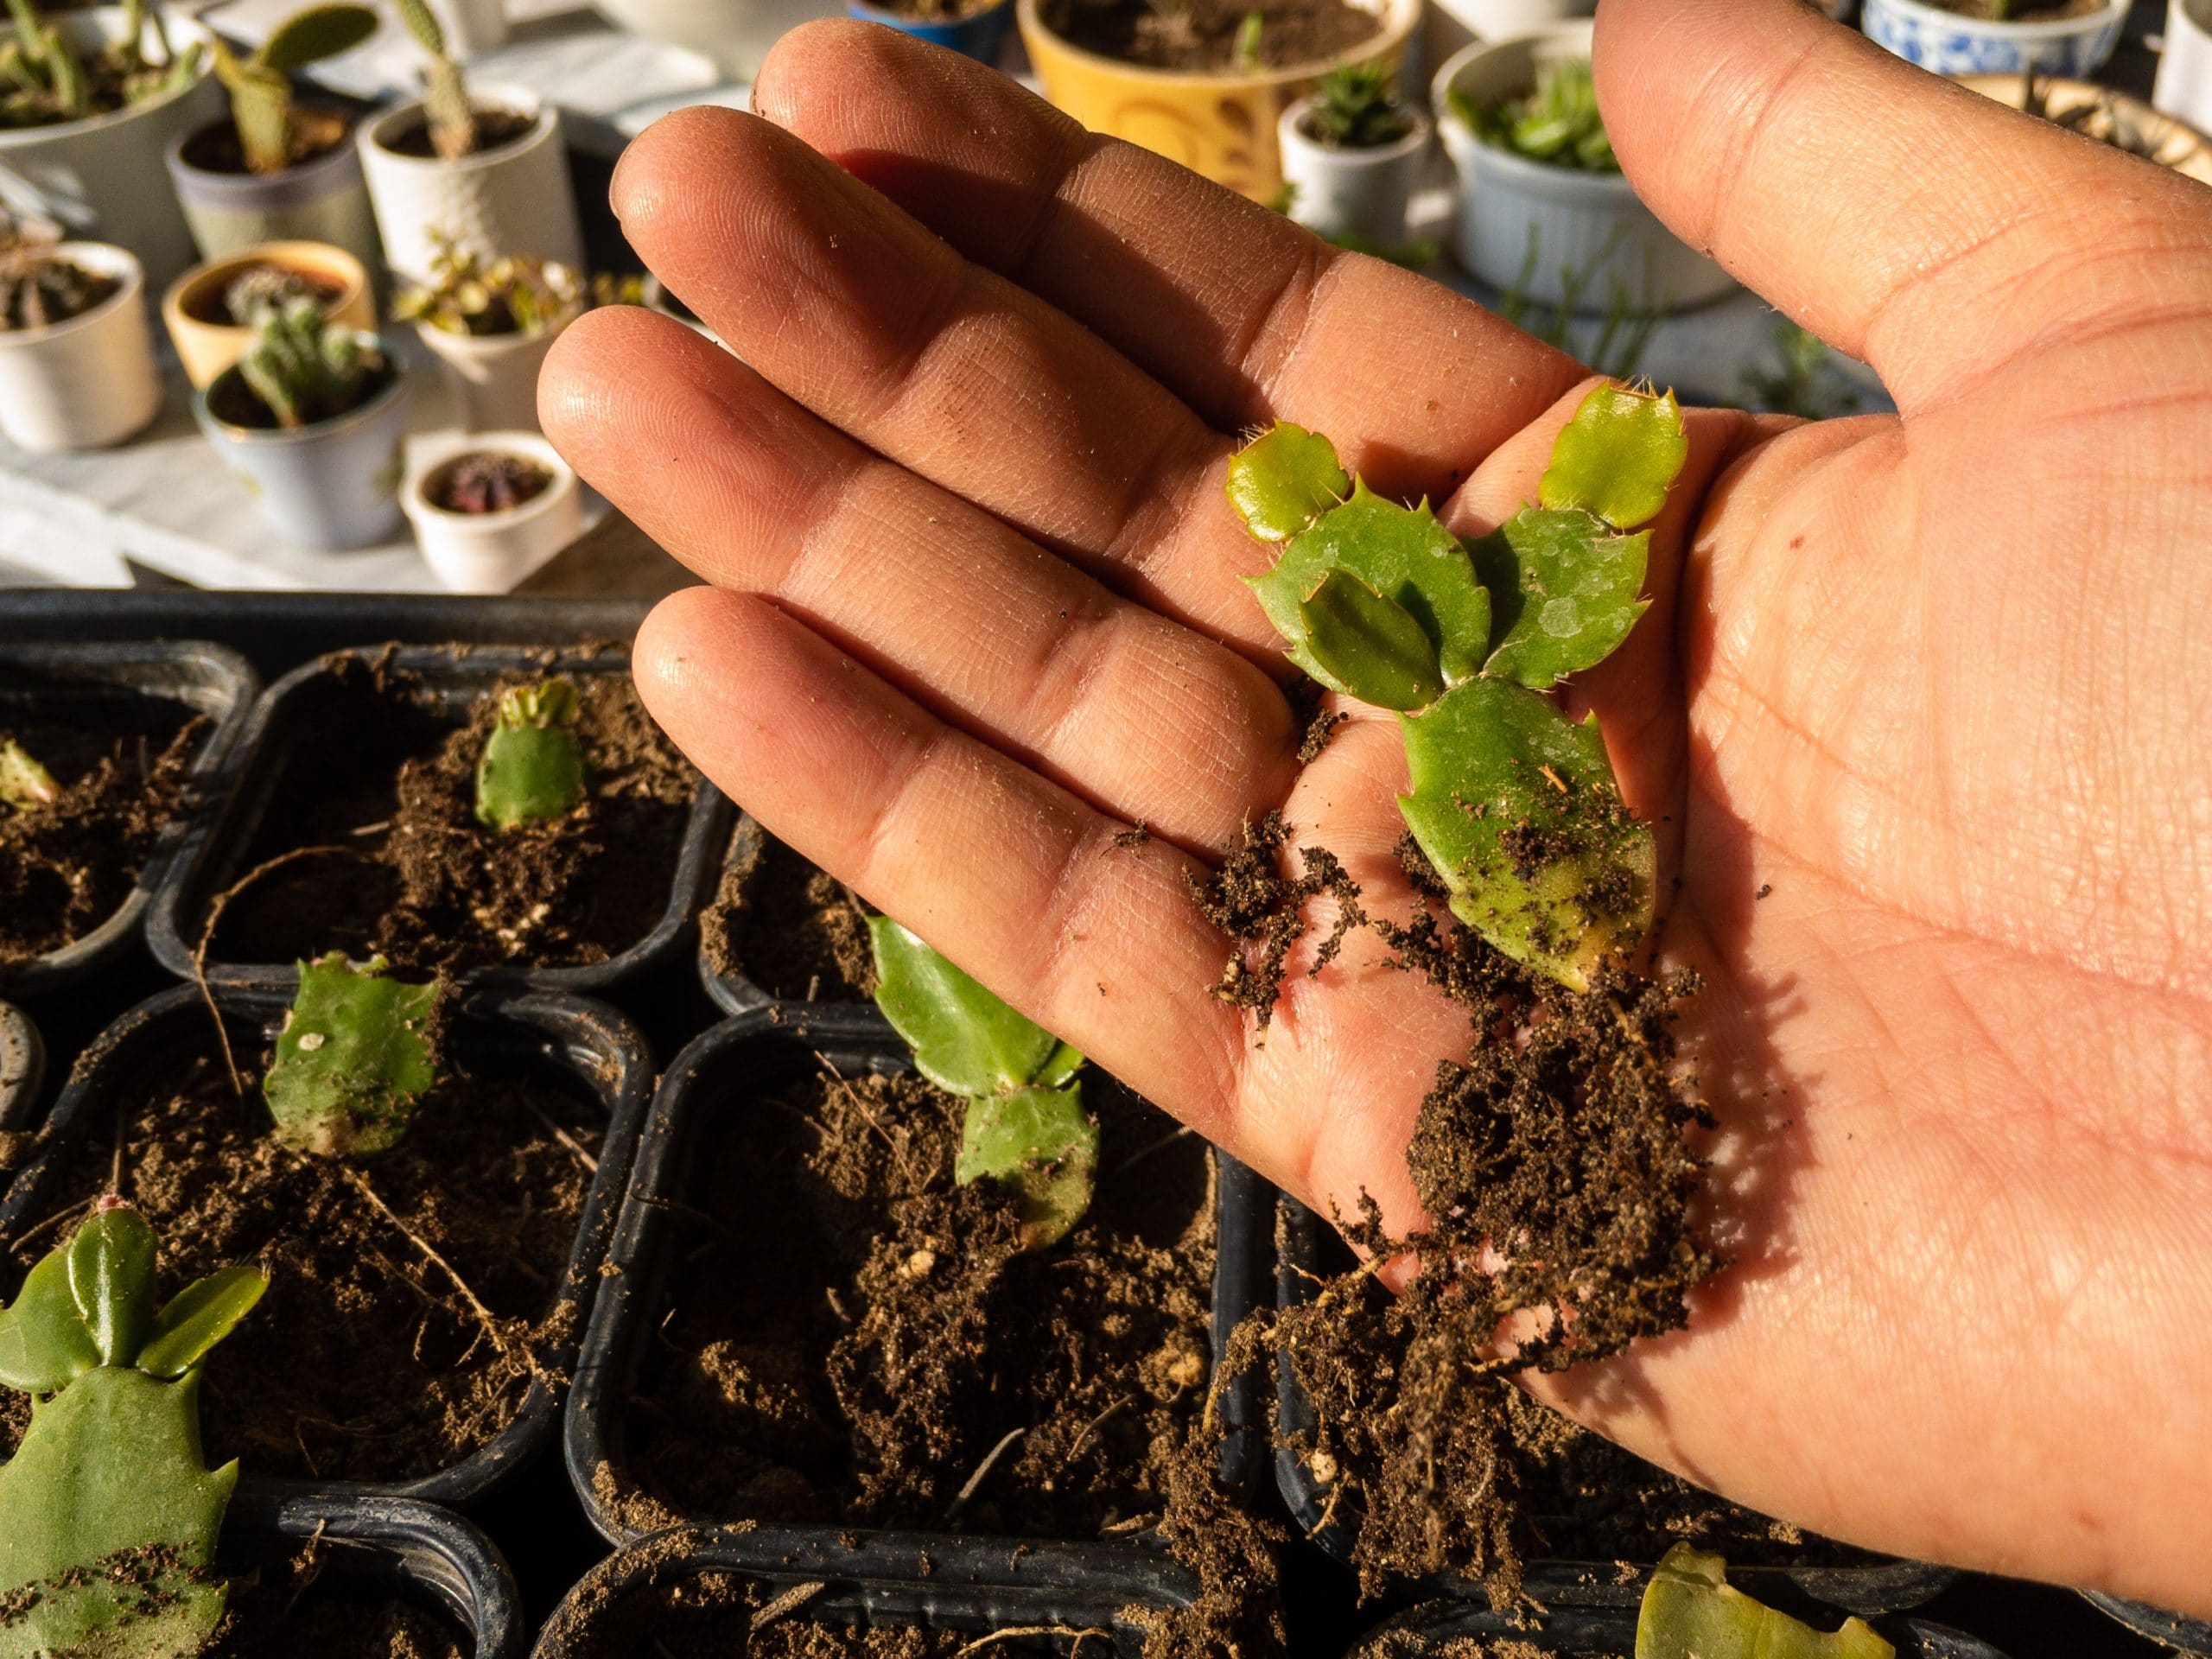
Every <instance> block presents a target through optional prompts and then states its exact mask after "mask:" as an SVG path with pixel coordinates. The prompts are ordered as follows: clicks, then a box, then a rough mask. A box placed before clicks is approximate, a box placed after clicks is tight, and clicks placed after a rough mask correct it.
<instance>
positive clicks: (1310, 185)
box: [1276, 63, 1428, 249]
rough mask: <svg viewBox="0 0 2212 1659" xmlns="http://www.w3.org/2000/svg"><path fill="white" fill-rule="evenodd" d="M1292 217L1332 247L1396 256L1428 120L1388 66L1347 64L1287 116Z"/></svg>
mask: <svg viewBox="0 0 2212 1659" xmlns="http://www.w3.org/2000/svg"><path fill="white" fill-rule="evenodd" d="M1276 140H1277V143H1279V145H1280V146H1281V150H1282V176H1283V183H1284V185H1285V187H1286V188H1287V189H1288V190H1289V192H1290V193H1291V194H1290V203H1289V207H1290V216H1291V217H1292V218H1293V219H1296V220H1297V221H1298V222H1299V223H1300V224H1301V225H1304V226H1308V227H1310V228H1311V229H1313V230H1315V231H1318V232H1320V233H1321V234H1322V235H1323V236H1325V237H1327V238H1330V239H1331V240H1332V241H1346V242H1350V243H1351V244H1352V245H1357V246H1365V247H1371V248H1381V249H1392V248H1395V247H1397V246H1398V245H1400V244H1401V243H1402V242H1403V241H1404V240H1405V238H1406V209H1407V207H1408V204H1409V203H1410V202H1411V201H1412V200H1413V193H1414V186H1415V185H1416V184H1418V183H1419V182H1420V181H1421V163H1422V162H1424V161H1426V160H1427V156H1428V118H1427V116H1426V115H1424V114H1422V113H1421V111H1419V110H1416V109H1412V108H1409V107H1408V106H1407V105H1405V104H1404V103H1402V101H1401V100H1400V99H1399V97H1398V92H1397V81H1396V78H1395V76H1394V75H1392V74H1391V73H1390V71H1389V68H1388V67H1385V66H1383V65H1382V64H1376V63H1363V64H1347V65H1345V66H1344V67H1343V68H1340V69H1332V70H1331V71H1330V72H1329V73H1327V74H1326V75H1325V76H1323V77H1322V79H1321V84H1320V86H1319V87H1318V88H1317V89H1316V90H1315V91H1313V92H1311V93H1309V94H1308V95H1307V96H1306V97H1304V98H1301V99H1299V100H1298V102H1297V103H1295V104H1294V105H1291V106H1290V107H1289V108H1288V109H1287V110H1285V111H1283V112H1282V120H1281V125H1280V129H1279V130H1278V132H1277V134H1276Z"/></svg>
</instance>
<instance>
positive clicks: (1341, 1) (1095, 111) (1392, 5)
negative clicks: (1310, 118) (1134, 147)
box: [1014, 0, 1421, 201]
mask: <svg viewBox="0 0 2212 1659" xmlns="http://www.w3.org/2000/svg"><path fill="white" fill-rule="evenodd" d="M1014 15H1015V17H1016V19H1017V21H1018V22H1020V26H1021V38H1022V42H1023V44H1024V45H1025V46H1026V47H1027V48H1028V52H1029V59H1030V61H1031V63H1032V64H1033V65H1034V66H1035V67H1036V71H1037V75H1038V79H1039V80H1040V81H1041V82H1042V83H1043V84H1044V89H1045V95H1046V97H1047V98H1049V99H1052V102H1053V103H1054V104H1056V105H1058V106H1059V107H1060V108H1061V109H1063V110H1065V111H1067V112H1068V113H1069V114H1070V115H1071V116H1073V117H1074V118H1076V119H1077V120H1078V121H1080V122H1082V123H1083V124H1084V126H1086V127H1089V128H1090V130H1092V131H1094V132H1103V133H1109V134H1111V135H1112V136H1113V137H1117V138H1126V139H1128V141H1129V142H1130V143H1137V144H1142V145H1143V146H1145V147H1146V148H1147V149H1154V150H1157V151H1159V152H1160V154H1161V155H1163V156H1168V157H1170V158H1171V159H1173V160H1174V161H1178V162H1182V163H1183V165H1184V166H1185V167H1188V168H1192V169H1193V170H1194V171H1197V172H1199V173H1203V174H1204V175H1205V176H1206V177H1208V178H1210V179H1212V180H1213V181H1216V182H1217V183H1219V184H1225V185H1227V186H1229V187H1230V188H1231V189H1233V190H1238V191H1242V192H1243V194H1246V195H1248V196H1249V197H1251V198H1252V199H1253V200H1256V201H1272V200H1274V198H1275V196H1276V195H1277V194H1278V193H1279V192H1280V191H1281V188H1282V163H1281V156H1280V154H1279V152H1278V151H1277V149H1276V136H1275V135H1276V131H1277V127H1278V124H1279V122H1280V119H1281V115H1282V111H1283V110H1284V108H1285V107H1286V106H1287V105H1290V104H1292V103H1294V102H1295V101H1296V100H1297V99H1299V98H1300V97H1301V96H1302V95H1304V94H1305V93H1306V92H1309V91H1311V90H1312V89H1313V86H1314V85H1315V84H1316V83H1317V82H1318V81H1319V79H1320V78H1321V77H1322V76H1323V75H1325V74H1326V73H1328V72H1329V71H1330V70H1332V69H1333V68H1337V67H1340V66H1342V65H1344V64H1347V63H1378V64H1382V65H1383V66H1384V67H1389V68H1395V67H1396V66H1397V65H1398V63H1399V62H1400V60H1402V58H1403V56H1404V55H1405V52H1406V48H1407V43H1408V41H1409V40H1410V39H1411V37H1412V35H1413V31H1414V26H1415V25H1416V24H1417V23H1418V22H1420V21H1421V6H1420V4H1419V0H1370V3H1365V4H1363V3H1358V0H1268V3H1266V4H1262V5H1258V6H1255V5H1251V4H1248V3H1245V0H1162V3H1159V4H1153V3H1148V0H1103V3H1101V0H1016V10H1015V14H1014Z"/></svg>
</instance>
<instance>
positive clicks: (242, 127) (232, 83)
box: [215, 5, 377, 173]
mask: <svg viewBox="0 0 2212 1659" xmlns="http://www.w3.org/2000/svg"><path fill="white" fill-rule="evenodd" d="M376 32H377V15H376V13H375V12H373V11H372V10H369V8H368V7H366V6H354V5H325V6H309V7H308V9H307V10H304V11H296V12H294V13H293V14H292V15H291V16H289V17H287V18H286V19H285V20H284V21H283V22H281V23H279V24H277V27H276V28H275V29H273V30H271V31H270V35H269V38H268V39H267V40H265V41H263V42H262V43H261V49H260V50H259V51H257V52H255V53H253V54H251V55H249V56H246V57H243V58H242V57H240V56H238V54H237V53H235V52H233V51H232V50H231V48H229V47H228V46H226V44H224V42H223V41H222V38H221V37H220V36H217V37H216V41H215V75H216V78H217V79H219V80H220V81H221V82H222V83H223V90H224V91H225V92H228V93H229V94H230V97H231V124H232V126H234V127H236V128H237V129H238V145H239V147H240V149H243V150H244V151H245V164H246V167H247V168H248V170H250V171H251V172H255V173H282V172H283V170H284V169H285V168H288V167H289V166H291V165H292V163H293V162H295V161H296V160H298V159H299V156H298V154H297V148H298V137H297V133H296V125H295V123H294V120H293V110H292V77H293V76H294V75H295V74H296V73H299V71H301V70H302V69H304V68H306V67H308V65H309V64H311V63H319V62H321V60H323V59H325V58H334V57H336V56H337V55H338V54H340V53H341V52H350V51H352V50H353V48H355V47H357V46H359V44H360V43H361V42H362V41H365V40H367V39H368V38H369V36H370V35H373V34H375V33H376Z"/></svg>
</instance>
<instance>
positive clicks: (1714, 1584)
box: [1636, 1544, 1897, 1659]
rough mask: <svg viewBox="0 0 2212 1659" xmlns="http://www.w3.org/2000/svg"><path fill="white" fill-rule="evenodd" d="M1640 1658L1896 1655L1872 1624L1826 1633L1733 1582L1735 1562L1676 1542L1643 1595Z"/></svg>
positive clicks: (1855, 1623)
mask: <svg viewBox="0 0 2212 1659" xmlns="http://www.w3.org/2000/svg"><path fill="white" fill-rule="evenodd" d="M1636 1659H1897V1649H1895V1648H1894V1647H1892V1646H1891V1645H1890V1643H1887V1642H1885V1641H1884V1640H1883V1639H1882V1638H1881V1637H1878V1636H1877V1635H1876V1634H1875V1633H1874V1630H1873V1628H1872V1626H1871V1625H1868V1624H1866V1623H1864V1622H1863V1621H1862V1620H1859V1619H1856V1618H1847V1619H1846V1620H1845V1621H1844V1622H1843V1628H1842V1629H1841V1630H1836V1631H1834V1632H1833V1633H1830V1634H1827V1635H1823V1634H1822V1633H1821V1632H1820V1631H1818V1630H1815V1629H1814V1628H1813V1627H1812V1626H1811V1625H1809V1624H1802V1623H1800V1622H1799V1621H1798V1620H1796V1619H1794V1618H1790V1617H1789V1614H1787V1613H1778V1612H1777V1611H1775V1610H1774V1609H1773V1608H1771V1607H1769V1606H1767V1605H1765V1604H1764V1603H1762V1602H1759V1601H1757V1600H1755V1599H1752V1598H1751V1597H1750V1596H1747V1595H1745V1593H1744V1592H1742V1591H1740V1590H1738V1589H1737V1588H1736V1587H1735V1586H1733V1585H1732V1584H1730V1583H1729V1582H1728V1564H1727V1562H1726V1561H1724V1560H1721V1559H1720V1557H1719V1556H1718V1555H1707V1554H1700V1552H1698V1551H1697V1550H1694V1549H1692V1548H1690V1547H1689V1546H1688V1544H1676V1545H1675V1547H1674V1548H1672V1549H1670V1550H1669V1551H1668V1552H1667V1554H1666V1557H1665V1559H1663V1560H1661V1562H1660V1563H1659V1566H1658V1568H1657V1570H1656V1572H1654V1573H1652V1575H1651V1583H1650V1584H1649V1586H1647V1587H1646V1589H1645V1590H1644V1592H1643V1611H1642V1612H1641V1613H1639V1614H1638V1615H1637V1621H1636Z"/></svg>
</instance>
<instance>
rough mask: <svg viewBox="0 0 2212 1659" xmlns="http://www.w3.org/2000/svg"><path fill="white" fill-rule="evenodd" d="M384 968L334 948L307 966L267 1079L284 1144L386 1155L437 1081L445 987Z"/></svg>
mask: <svg viewBox="0 0 2212 1659" xmlns="http://www.w3.org/2000/svg"><path fill="white" fill-rule="evenodd" d="M384 974H385V961H384V958H383V957H377V958H375V959H374V960H372V962H370V963H369V964H368V965H367V966H366V967H365V968H359V969H357V968H355V967H354V966H353V963H349V962H347V961H346V958H345V957H343V956H340V955H339V954H338V953H336V952H333V953H331V954H330V955H328V956H327V957H322V958H321V960H319V961H316V962H312V963H301V964H300V990H299V995H297V996H296V997H295V998H294V999H293V1001H292V1006H291V1007H290V1009H289V1011H288V1012H287V1013H286V1014H285V1016H284V1029H283V1032H282V1033H280V1034H279V1035H278V1037H277V1057H276V1059H275V1060H274V1061H273V1062H272V1063H271V1065H270V1068H269V1073H268V1076H267V1077H265V1078H264V1079H263V1082H262V1095H263V1096H264V1098H265V1099H266V1100H267V1101H268V1103H269V1110H270V1115H271V1116H273V1117H275V1119H276V1120H277V1139H278V1140H279V1141H283V1143H284V1144H285V1145H286V1146H288V1147H292V1148H294V1149H295V1150H296V1151H300V1152H307V1153H313V1154H315V1155H317V1156H319V1157H326V1158H330V1157H337V1158H343V1157H350V1156H353V1155H356V1154H362V1153H371V1152H381V1151H383V1150H384V1149H385V1148H386V1147H391V1146H393V1145H395V1144H397V1142H398V1141H399V1140H400V1138H401V1137H402V1136H403V1135H405V1134H406V1133H407V1128H408V1125H409V1124H410V1122H412V1121H413V1119H414V1116H415V1109H416V1106H417V1105H419V1104H420V1103H421V1102H422V1098H423V1096H424V1095H425V1094H427V1093H429V1090H430V1089H431V1087H432V1086H433V1085H434V1084H436V1082H437V1080H438V1067H437V1054H438V1042H439V1036H440V1031H439V1027H440V1026H441V1024H442V1018H441V1016H442V1013H443V1008H442V1003H443V1000H444V995H445V988H444V987H443V986H442V984H439V983H437V982H432V983H430V984H428V985H407V984H403V983H401V982H399V981H397V980H395V979H387V978H385V976H384Z"/></svg>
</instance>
